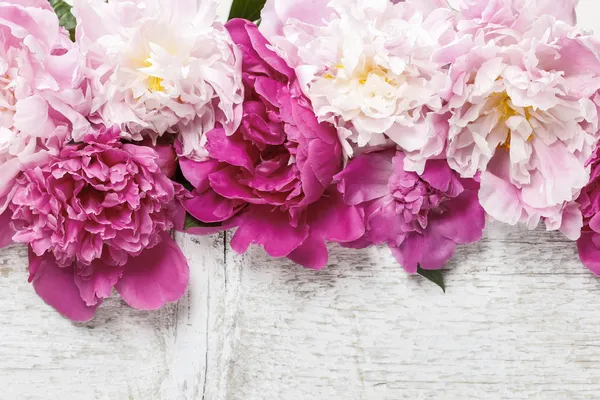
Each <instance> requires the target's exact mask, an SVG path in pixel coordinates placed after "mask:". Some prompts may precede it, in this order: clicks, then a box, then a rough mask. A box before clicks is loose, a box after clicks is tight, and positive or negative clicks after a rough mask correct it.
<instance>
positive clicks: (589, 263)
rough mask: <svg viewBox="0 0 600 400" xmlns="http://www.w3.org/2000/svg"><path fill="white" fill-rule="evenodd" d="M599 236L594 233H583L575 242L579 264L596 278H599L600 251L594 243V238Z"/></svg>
mask: <svg viewBox="0 0 600 400" xmlns="http://www.w3.org/2000/svg"><path fill="white" fill-rule="evenodd" d="M599 236H600V235H598V234H597V233H595V232H585V233H583V234H582V235H581V237H580V238H579V240H578V241H577V249H578V250H579V258H580V259H581V262H583V264H584V265H585V266H586V267H587V268H589V270H590V271H592V272H593V273H594V274H596V275H598V276H600V249H599V248H598V247H597V246H596V244H595V243H594V238H598V237H599Z"/></svg>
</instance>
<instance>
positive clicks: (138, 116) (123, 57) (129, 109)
mask: <svg viewBox="0 0 600 400" xmlns="http://www.w3.org/2000/svg"><path fill="white" fill-rule="evenodd" d="M216 5H217V2H216V1H215V0H203V1H197V0H178V1H172V0H110V1H108V2H107V1H105V0H75V1H74V7H73V13H74V14H75V16H76V17H77V20H78V27H77V42H78V43H79V45H80V47H81V48H82V51H83V52H84V53H85V54H86V56H87V60H88V66H89V71H88V72H89V74H90V77H91V81H92V84H93V86H92V88H93V94H94V103H93V109H92V111H93V115H92V117H93V120H94V121H95V122H102V123H104V124H105V125H107V126H112V125H114V124H117V125H119V126H120V127H121V128H122V130H123V134H124V136H125V137H127V138H132V139H134V140H141V139H142V138H143V137H150V138H151V139H152V140H155V139H156V138H157V137H159V136H162V135H163V134H165V133H169V134H177V135H178V137H179V140H180V141H181V142H182V144H183V146H182V153H183V155H184V156H186V157H188V158H192V159H197V160H199V159H201V158H202V157H205V156H206V155H207V153H206V151H205V149H204V146H205V144H206V137H205V136H204V134H205V133H206V132H208V131H210V130H212V129H213V128H215V126H217V124H218V125H221V126H222V127H223V128H224V129H225V132H226V133H227V134H228V135H230V134H232V133H233V132H234V131H235V129H237V127H238V126H239V123H240V118H241V112H242V109H241V102H242V100H243V87H242V81H241V80H242V76H241V58H240V55H239V52H238V50H237V47H236V46H234V44H233V42H232V41H231V38H230V37H229V34H228V33H227V30H226V29H225V28H224V27H223V25H222V24H220V23H218V22H216Z"/></svg>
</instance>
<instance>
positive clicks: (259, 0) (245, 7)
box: [229, 0, 266, 22]
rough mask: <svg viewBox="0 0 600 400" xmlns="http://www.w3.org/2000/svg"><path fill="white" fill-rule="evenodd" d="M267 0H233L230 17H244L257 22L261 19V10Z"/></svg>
mask: <svg viewBox="0 0 600 400" xmlns="http://www.w3.org/2000/svg"><path fill="white" fill-rule="evenodd" d="M265 2H266V0H233V4H232V5H231V11H230V12H229V19H230V20H231V19H234V18H244V19H247V20H248V21H253V22H256V21H258V20H259V19H260V12H261V11H262V9H263V7H264V6H265Z"/></svg>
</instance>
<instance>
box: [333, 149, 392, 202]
mask: <svg viewBox="0 0 600 400" xmlns="http://www.w3.org/2000/svg"><path fill="white" fill-rule="evenodd" d="M395 152H396V151H395V150H388V151H381V152H376V153H370V154H364V155H361V156H358V157H356V158H355V159H354V160H352V161H350V163H349V164H348V166H346V168H344V170H343V171H342V172H340V173H339V174H337V175H336V176H335V177H334V179H335V181H336V182H339V183H338V190H339V191H340V192H341V193H342V194H343V195H344V201H345V202H346V204H352V205H356V204H360V203H364V202H367V201H370V200H373V199H376V198H379V197H383V196H385V195H387V194H388V181H389V179H390V177H391V176H392V173H393V165H392V158H393V157H394V154H395Z"/></svg>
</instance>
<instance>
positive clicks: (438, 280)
mask: <svg viewBox="0 0 600 400" xmlns="http://www.w3.org/2000/svg"><path fill="white" fill-rule="evenodd" d="M417 274H419V275H421V276H422V277H423V278H426V279H428V280H430V281H431V282H433V283H435V284H436V285H438V286H439V287H441V288H442V290H443V291H444V293H446V284H445V283H444V271H442V270H441V269H436V270H428V269H423V268H421V266H420V265H419V266H417Z"/></svg>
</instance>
